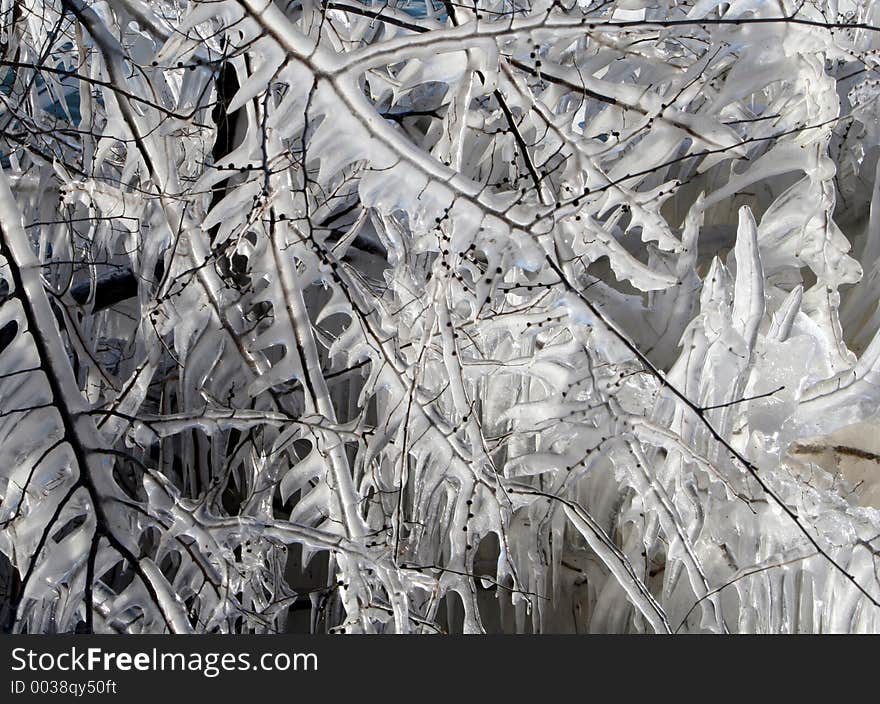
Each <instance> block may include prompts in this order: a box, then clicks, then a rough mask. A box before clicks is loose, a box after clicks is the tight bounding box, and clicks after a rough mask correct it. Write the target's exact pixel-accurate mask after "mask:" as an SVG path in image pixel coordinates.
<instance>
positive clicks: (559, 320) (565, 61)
mask: <svg viewBox="0 0 880 704" xmlns="http://www.w3.org/2000/svg"><path fill="white" fill-rule="evenodd" d="M878 96H880V4H878V3H875V2H873V1H872V0H799V1H794V0H733V1H732V2H721V1H718V0H604V1H603V0H593V1H589V2H588V1H587V0H532V1H530V0H463V1H462V2H458V1H457V0H433V1H430V0H429V2H427V3H425V2H422V1H419V2H416V1H415V0H413V1H412V2H403V3H400V2H395V1H393V0H392V1H390V2H385V1H384V0H290V1H288V0H112V1H110V0H0V626H2V630H3V631H4V632H7V633H69V632H78V633H91V632H96V633H191V632H196V633H278V632H304V633H318V632H332V633H420V634H444V633H684V632H688V633H853V632H861V633H864V632H867V633H874V632H878V631H880V572H878V566H880V565H878V557H880V553H878V551H880V433H878V422H877V413H878V402H880V309H878V302H880V173H878V169H880V166H878V156H880V122H878V114H880V113H878Z"/></svg>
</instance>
